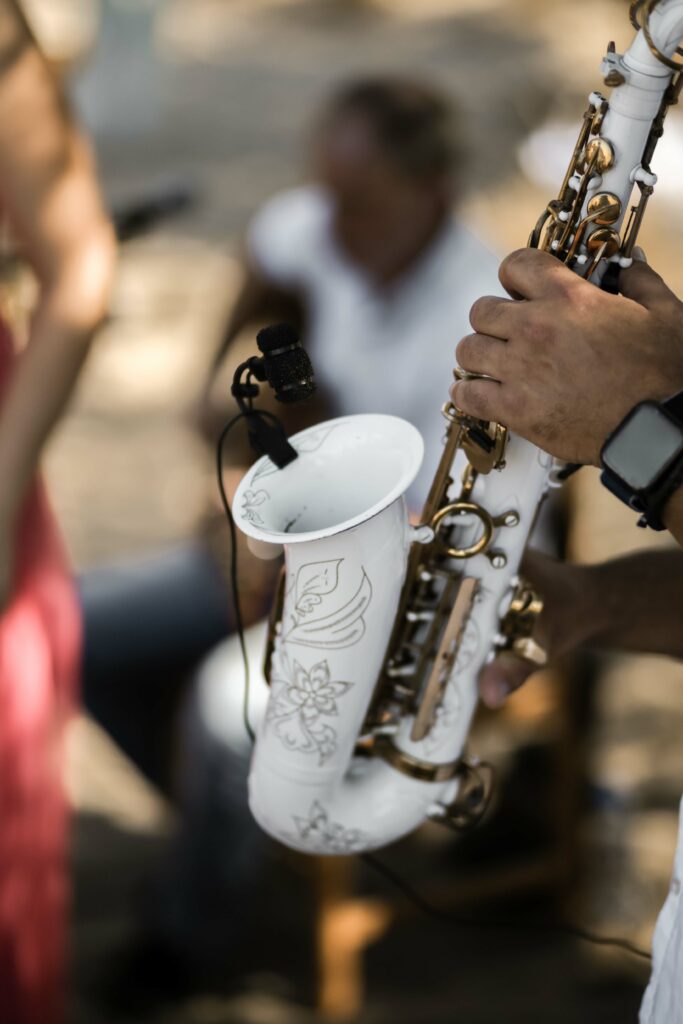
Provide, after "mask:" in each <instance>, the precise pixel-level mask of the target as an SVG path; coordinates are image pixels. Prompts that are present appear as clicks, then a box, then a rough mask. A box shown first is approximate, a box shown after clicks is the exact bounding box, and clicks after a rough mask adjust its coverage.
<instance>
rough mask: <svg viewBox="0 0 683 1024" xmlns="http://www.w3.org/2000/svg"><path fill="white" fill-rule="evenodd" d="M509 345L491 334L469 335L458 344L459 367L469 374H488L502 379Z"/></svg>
mask: <svg viewBox="0 0 683 1024" xmlns="http://www.w3.org/2000/svg"><path fill="white" fill-rule="evenodd" d="M506 354H507V343H506V342H504V341H501V339H500V338H492V337H491V335H490V334H468V335H467V336H466V337H465V338H462V340H461V341H459V342H458V346H457V348H456V350H455V355H456V358H457V360H458V365H459V366H461V367H462V369H463V370H466V371H467V372H468V373H486V374H488V375H489V376H490V377H495V378H496V380H501V379H502V373H503V369H504V366H505V356H506Z"/></svg>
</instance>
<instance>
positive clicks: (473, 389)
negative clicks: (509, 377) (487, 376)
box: [450, 380, 501, 420]
mask: <svg viewBox="0 0 683 1024" xmlns="http://www.w3.org/2000/svg"><path fill="white" fill-rule="evenodd" d="M500 391H501V385H500V384H499V383H498V382H497V381H495V380H459V381H456V382H455V384H453V385H451V389H450V395H451V398H452V399H453V403H454V405H455V407H456V409H460V411H461V412H464V413H467V415H468V416H472V417H473V418H474V419H477V420H498V415H499V409H500Z"/></svg>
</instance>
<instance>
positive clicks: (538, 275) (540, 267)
mask: <svg viewBox="0 0 683 1024" xmlns="http://www.w3.org/2000/svg"><path fill="white" fill-rule="evenodd" d="M498 278H499V280H500V283H501V284H502V286H503V288H505V290H506V292H507V293H508V294H509V295H512V297H513V298H516V299H540V298H542V297H543V296H546V295H549V294H551V293H552V292H554V291H556V290H557V289H559V288H562V289H565V290H566V289H568V288H575V287H576V286H577V285H580V284H581V281H580V278H579V277H578V276H577V275H576V274H575V273H574V272H573V271H571V270H568V269H567V267H565V266H564V264H563V263H560V261H559V260H558V259H557V258H556V257H555V256H551V255H550V253H547V252H542V251H541V250H538V249H518V250H517V251H516V252H512V253H510V255H509V256H506V257H505V259H504V260H503V262H502V263H501V265H500V268H499V270H498ZM584 284H585V282H584Z"/></svg>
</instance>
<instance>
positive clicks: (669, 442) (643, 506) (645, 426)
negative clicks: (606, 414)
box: [600, 391, 683, 530]
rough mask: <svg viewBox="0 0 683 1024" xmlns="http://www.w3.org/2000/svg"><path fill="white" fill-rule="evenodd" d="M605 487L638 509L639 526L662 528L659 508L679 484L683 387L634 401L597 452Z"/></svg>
mask: <svg viewBox="0 0 683 1024" xmlns="http://www.w3.org/2000/svg"><path fill="white" fill-rule="evenodd" d="M600 463H601V465H602V474H601V476H600V479H601V481H602V483H603V484H604V485H605V487H607V488H608V490H610V491H611V492H612V494H614V495H616V497H617V498H619V499H620V500H621V501H623V502H624V503H625V504H626V505H628V506H629V507H630V508H632V509H634V510H635V511H636V512H640V518H639V520H638V526H649V527H651V528H652V529H653V530H664V529H665V526H664V523H663V521H662V513H663V511H664V506H665V505H666V503H667V501H668V500H669V498H670V497H671V495H672V494H673V493H674V491H676V490H677V489H678V488H679V487H680V486H681V485H682V484H683V391H682V392H679V393H678V394H676V395H674V396H673V397H672V398H670V399H668V400H667V401H665V402H655V401H646V402H639V404H638V405H636V406H635V408H634V409H632V410H631V411H630V412H629V413H628V415H627V416H625V417H624V419H623V420H622V421H621V423H620V424H619V426H618V427H617V428H616V430H614V431H612V433H611V434H610V435H609V437H608V438H607V440H606V441H605V443H604V445H603V446H602V451H601V452H600Z"/></svg>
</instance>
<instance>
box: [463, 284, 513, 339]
mask: <svg viewBox="0 0 683 1024" xmlns="http://www.w3.org/2000/svg"><path fill="white" fill-rule="evenodd" d="M517 318H518V311H517V303H516V302H513V300H512V299H501V298H500V297H499V296H497V295H484V296H482V298H480V299H477V301H476V302H475V303H474V305H473V306H472V308H471V310H470V323H471V324H472V327H473V328H474V330H475V331H476V332H477V333H478V334H488V335H490V336H491V337H493V338H501V339H503V340H505V339H506V338H507V337H508V336H509V334H510V332H511V330H512V327H513V324H514V322H515V320H516V319H517Z"/></svg>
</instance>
